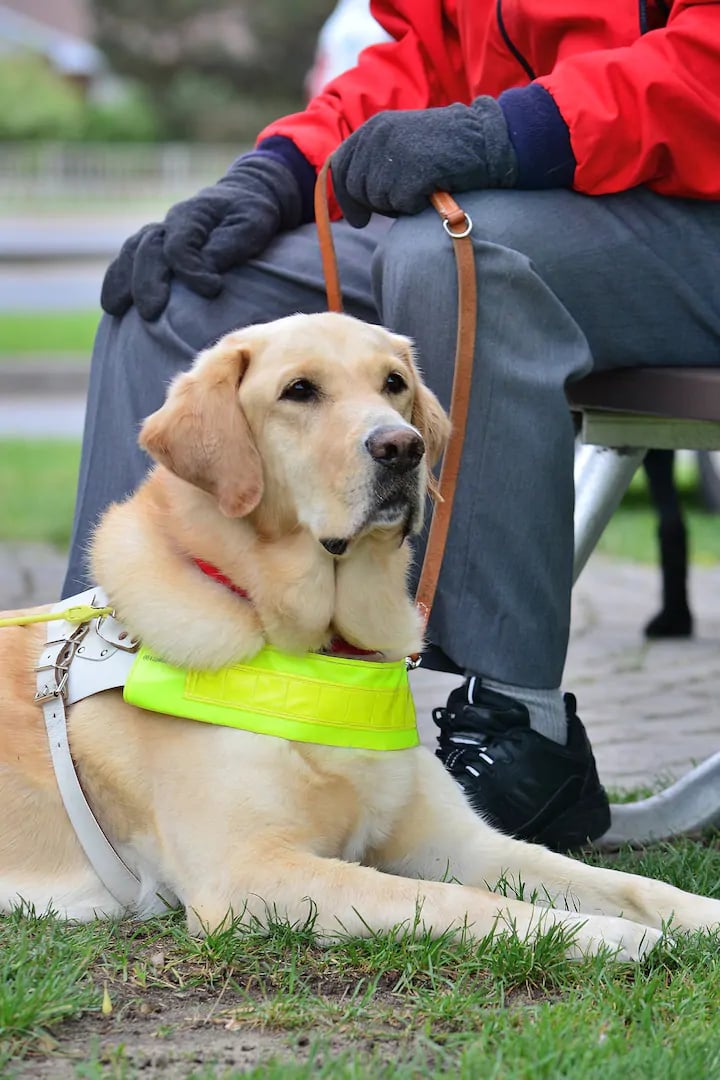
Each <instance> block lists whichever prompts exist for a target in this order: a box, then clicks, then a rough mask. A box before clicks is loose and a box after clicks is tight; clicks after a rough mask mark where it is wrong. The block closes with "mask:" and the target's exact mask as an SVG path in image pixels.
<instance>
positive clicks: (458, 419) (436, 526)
mask: <svg viewBox="0 0 720 1080" xmlns="http://www.w3.org/2000/svg"><path fill="white" fill-rule="evenodd" d="M329 167H330V159H329V158H328V160H327V161H326V162H325V164H324V165H323V166H322V168H321V169H320V172H319V174H318V178H317V183H316V185H315V220H316V222H317V230H318V239H319V241H320V254H321V258H322V265H323V273H324V275H325V288H326V292H327V301H328V308H329V310H330V311H342V292H341V289H340V277H339V274H338V266H337V258H336V255H335V244H334V243H333V238H332V230H331V227H330V209H329V206H328V172H329ZM430 201H431V203H432V205H433V206H434V207H435V209H436V210H437V212H438V214H439V215H440V217H441V218H442V224H443V228H444V230H445V232H446V233H447V235H448V236H449V237H450V239H451V240H452V244H453V248H454V250H455V263H456V267H457V283H458V285H457V288H458V320H457V338H456V343H455V370H454V373H453V383H452V394H451V398H450V423H451V433H450V438H449V440H448V444H447V446H446V448H445V453H444V454H443V460H442V466H441V469H440V480H439V482H438V494H437V498H436V501H435V504H434V507H433V516H432V521H431V523H430V531H429V534H428V542H427V546H426V548H425V559H424V561H423V565H422V570H421V572H420V580H419V583H418V589H417V595H416V598H415V602H416V604H417V606H418V608H419V610H420V612H421V615H422V617H423V619H424V621H425V623H427V620H428V618H429V617H430V610H431V608H432V605H433V600H434V599H435V592H436V590H437V583H438V578H439V576H440V568H441V566H442V560H443V555H444V553H445V544H446V542H447V535H448V529H449V527H450V518H451V516H452V509H453V501H454V498H455V488H456V487H457V478H458V473H459V471H460V460H461V457H462V448H463V443H464V441H465V429H466V427H467V416H468V407H469V404H470V389H471V385H472V367H473V357H474V354H475V333H476V328H477V281H476V277H475V258H474V255H473V247H472V240H471V239H470V234H471V232H472V220H471V219H470V217H469V215H468V214H466V213H465V211H464V210H463V209H462V207H460V206H458V204H457V203H456V202H455V200H454V199H453V198H452V196H451V195H448V193H447V192H445V191H436V192H435V193H434V195H432V196H431V198H430Z"/></svg>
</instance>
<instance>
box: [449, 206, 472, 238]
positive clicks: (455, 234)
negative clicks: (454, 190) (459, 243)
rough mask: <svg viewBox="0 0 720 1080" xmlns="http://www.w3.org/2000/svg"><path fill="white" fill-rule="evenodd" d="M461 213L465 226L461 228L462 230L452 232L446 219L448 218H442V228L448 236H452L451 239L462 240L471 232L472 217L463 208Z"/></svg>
mask: <svg viewBox="0 0 720 1080" xmlns="http://www.w3.org/2000/svg"><path fill="white" fill-rule="evenodd" d="M463 214H465V228H464V229H463V230H462V232H453V229H452V226H451V225H450V222H449V221H448V219H447V218H443V229H444V230H445V232H446V233H447V234H448V236H451V237H452V239H453V240H463V239H464V238H465V237H466V236H469V235H470V233H471V232H472V227H473V223H472V218H471V217H470V215H469V214H466V213H465V211H464V210H463Z"/></svg>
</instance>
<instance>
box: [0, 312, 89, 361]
mask: <svg viewBox="0 0 720 1080" xmlns="http://www.w3.org/2000/svg"><path fill="white" fill-rule="evenodd" d="M100 314H101V313H100V312H99V311H94V310H93V311H58V312H47V311H43V312H34V311H17V312H0V361H1V360H2V358H9V359H15V358H20V357H23V356H33V355H36V356H42V357H43V358H45V357H48V358H49V357H52V356H57V357H60V358H61V357H63V356H73V357H76V356H77V357H81V356H89V355H90V352H91V350H92V344H93V340H94V338H95V331H96V329H97V324H98V321H99V318H100Z"/></svg>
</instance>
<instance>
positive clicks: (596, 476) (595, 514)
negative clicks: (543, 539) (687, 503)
mask: <svg viewBox="0 0 720 1080" xmlns="http://www.w3.org/2000/svg"><path fill="white" fill-rule="evenodd" d="M645 454H646V451H645V450H635V449H632V450H612V449H609V448H608V447H606V446H586V445H580V446H579V447H578V449H577V450H576V453H575V561H574V566H573V581H577V579H578V578H579V576H580V573H581V571H582V569H583V567H584V566H585V563H586V562H587V561H588V559H589V558H590V555H591V554H592V552H593V551H594V549H595V546H596V544H597V542H598V540H599V539H600V537H601V535H602V533H603V530H604V529H605V526H606V525H607V523H608V521H609V520H610V518H611V517H612V515H613V513H614V512H615V510H616V509H617V507H618V505H619V503H620V500H621V499H622V497H623V495H624V494H625V492H626V491H627V489H628V486H629V484H630V481H631V480H632V478H633V476H634V475H635V471H636V469H637V467H638V466H639V465H640V463H641V462H642V459H643V458H644V457H645Z"/></svg>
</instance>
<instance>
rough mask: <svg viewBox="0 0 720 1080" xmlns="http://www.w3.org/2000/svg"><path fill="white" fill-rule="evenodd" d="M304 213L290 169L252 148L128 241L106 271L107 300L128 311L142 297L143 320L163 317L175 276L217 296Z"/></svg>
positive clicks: (113, 311)
mask: <svg viewBox="0 0 720 1080" xmlns="http://www.w3.org/2000/svg"><path fill="white" fill-rule="evenodd" d="M302 214H303V211H302V199H301V192H300V188H299V186H298V182H297V180H296V179H295V176H294V175H293V173H292V172H291V171H290V169H289V168H287V167H286V166H285V165H284V164H282V163H281V162H280V161H278V160H277V158H275V157H272V156H270V155H268V154H263V153H257V152H256V153H250V154H247V155H245V156H244V157H242V158H240V159H239V160H238V161H237V162H236V163H235V164H234V165H233V166H232V168H231V169H230V170H229V171H228V172H227V173H226V175H225V176H223V178H222V179H221V180H220V181H218V183H217V184H214V185H213V186H212V187H207V188H203V190H202V191H200V192H198V194H197V195H195V196H193V198H191V199H187V200H186V201H185V202H181V203H178V204H177V205H176V206H173V207H171V209H170V210H169V211H168V214H167V217H166V218H165V221H163V222H160V223H155V224H152V225H145V226H144V227H143V228H142V229H140V231H139V232H137V233H135V235H134V236H131V237H130V239H129V240H126V241H125V243H124V244H123V247H122V248H121V250H120V254H119V255H118V256H117V258H116V259H115V261H114V262H113V263H112V264H111V265H110V267H109V269H108V271H107V273H106V275H105V280H104V281H103V285H102V292H101V296H100V303H101V304H102V306H103V308H104V310H105V311H107V313H108V314H109V315H124V314H125V312H126V311H127V310H128V308H129V307H130V305H131V304H133V303H134V304H135V305H136V307H137V309H138V312H139V314H140V315H141V316H142V318H143V319H146V320H153V319H157V318H158V316H159V315H160V314H161V313H162V311H163V310H164V308H165V306H166V304H167V302H168V297H169V295H170V281H171V278H172V276H173V275H175V277H177V278H178V279H179V280H180V281H182V282H184V284H185V285H187V287H188V288H189V289H192V291H193V292H196V293H199V294H200V296H205V297H208V298H212V297H214V296H217V295H218V294H219V293H220V292H221V290H222V275H223V274H224V273H225V272H226V271H227V270H229V269H230V268H231V267H233V266H239V265H240V264H241V263H244V262H247V260H248V259H252V258H253V256H255V255H258V254H259V253H260V252H261V251H263V250H264V249H265V247H267V245H268V243H269V242H270V240H272V238H273V237H274V236H275V235H276V233H278V232H280V231H281V230H282V229H293V228H295V227H296V226H298V225H300V224H301V222H302Z"/></svg>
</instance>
